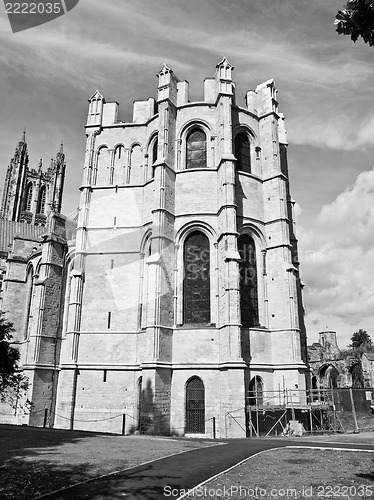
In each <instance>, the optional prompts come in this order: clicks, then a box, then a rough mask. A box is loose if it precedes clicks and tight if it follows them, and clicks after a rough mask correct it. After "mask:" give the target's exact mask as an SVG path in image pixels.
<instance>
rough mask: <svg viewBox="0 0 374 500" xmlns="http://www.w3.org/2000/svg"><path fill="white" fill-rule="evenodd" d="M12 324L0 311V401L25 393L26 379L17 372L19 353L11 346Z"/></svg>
mask: <svg viewBox="0 0 374 500" xmlns="http://www.w3.org/2000/svg"><path fill="white" fill-rule="evenodd" d="M14 331H15V330H14V326H13V323H11V322H10V321H8V320H6V319H5V317H4V313H3V312H1V311H0V401H1V402H4V401H12V400H14V399H16V401H18V398H19V397H20V395H21V394H23V393H25V392H26V390H27V388H28V379H27V377H25V376H24V375H23V374H22V373H20V372H19V371H18V366H17V363H18V361H19V358H20V353H19V351H18V349H17V348H16V347H14V346H13V345H12V340H13V333H14Z"/></svg>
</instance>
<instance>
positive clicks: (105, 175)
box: [93, 146, 109, 184]
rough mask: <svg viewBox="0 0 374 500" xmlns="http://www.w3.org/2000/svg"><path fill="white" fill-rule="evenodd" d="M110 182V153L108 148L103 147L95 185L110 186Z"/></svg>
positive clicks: (99, 153) (98, 158) (99, 156)
mask: <svg viewBox="0 0 374 500" xmlns="http://www.w3.org/2000/svg"><path fill="white" fill-rule="evenodd" d="M108 181H109V151H108V148H107V147H106V146H104V147H101V148H100V149H99V151H98V155H97V168H96V172H95V175H94V182H93V184H108Z"/></svg>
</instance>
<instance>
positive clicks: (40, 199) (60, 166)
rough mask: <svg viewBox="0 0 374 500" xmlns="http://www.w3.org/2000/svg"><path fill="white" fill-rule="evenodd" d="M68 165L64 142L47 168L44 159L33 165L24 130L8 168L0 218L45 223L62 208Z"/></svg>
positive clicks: (43, 224)
mask: <svg viewBox="0 0 374 500" xmlns="http://www.w3.org/2000/svg"><path fill="white" fill-rule="evenodd" d="M65 168H66V163H65V154H64V151H63V146H62V144H61V149H60V151H59V152H58V153H57V155H56V159H55V160H54V159H52V160H51V163H50V166H49V168H48V169H47V171H46V172H43V170H42V160H40V162H39V166H38V169H31V168H29V154H28V150H27V144H26V134H25V132H24V133H23V135H22V139H21V141H20V142H19V143H18V146H17V147H16V151H15V153H14V156H13V158H12V159H11V162H10V164H9V166H8V169H7V173H6V178H5V185H4V192H3V200H2V204H1V212H0V218H2V219H6V220H9V221H14V222H26V223H28V224H33V225H36V226H45V225H46V220H47V217H48V215H49V214H50V213H51V212H54V213H60V211H61V203H62V193H63V186H64V178H65Z"/></svg>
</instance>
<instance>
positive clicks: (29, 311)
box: [23, 268, 34, 340]
mask: <svg viewBox="0 0 374 500" xmlns="http://www.w3.org/2000/svg"><path fill="white" fill-rule="evenodd" d="M33 299H34V273H33V269H32V268H31V269H30V270H29V272H28V273H27V279H26V301H27V302H26V308H25V316H24V326H23V338H24V339H25V340H26V339H28V338H29V333H30V326H31V321H32V315H33Z"/></svg>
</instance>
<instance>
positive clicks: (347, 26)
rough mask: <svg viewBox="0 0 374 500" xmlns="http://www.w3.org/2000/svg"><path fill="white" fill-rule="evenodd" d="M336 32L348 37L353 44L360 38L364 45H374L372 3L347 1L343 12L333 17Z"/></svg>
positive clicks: (367, 1) (370, 1)
mask: <svg viewBox="0 0 374 500" xmlns="http://www.w3.org/2000/svg"><path fill="white" fill-rule="evenodd" d="M334 24H335V26H336V31H337V32H338V33H339V34H340V35H350V37H351V39H352V40H353V41H354V42H355V41H356V40H357V39H358V38H359V37H362V39H363V40H364V42H365V43H368V44H369V45H371V46H373V45H374V1H373V0H348V2H347V3H346V5H345V8H344V9H343V10H339V12H338V13H337V14H336V16H335V23H334Z"/></svg>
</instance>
